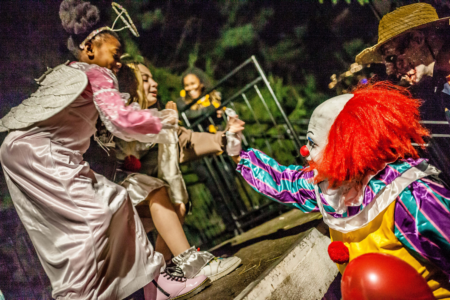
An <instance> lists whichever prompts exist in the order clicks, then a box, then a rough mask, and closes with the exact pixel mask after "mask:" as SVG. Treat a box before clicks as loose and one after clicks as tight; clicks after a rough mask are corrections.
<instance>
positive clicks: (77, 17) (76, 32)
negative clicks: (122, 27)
mask: <svg viewBox="0 0 450 300" xmlns="http://www.w3.org/2000/svg"><path fill="white" fill-rule="evenodd" d="M59 17H60V19H61V23H62V26H63V28H64V30H65V31H67V33H69V34H70V37H69V39H68V40H67V48H68V49H69V51H70V52H72V54H73V55H74V56H75V57H76V58H77V59H78V58H79V56H80V51H81V49H80V47H79V45H80V44H81V43H82V42H83V41H84V39H85V38H86V37H87V36H88V35H89V34H90V33H91V32H92V31H94V30H95V29H96V28H100V27H103V26H105V25H103V24H101V23H100V11H99V9H98V8H97V7H96V6H95V5H92V4H91V3H89V2H85V1H82V0H64V1H63V2H62V3H61V5H60V7H59ZM105 35H112V36H114V37H115V38H117V39H119V36H118V35H117V34H116V33H115V32H113V31H103V32H101V33H99V34H97V35H96V36H98V37H105Z"/></svg>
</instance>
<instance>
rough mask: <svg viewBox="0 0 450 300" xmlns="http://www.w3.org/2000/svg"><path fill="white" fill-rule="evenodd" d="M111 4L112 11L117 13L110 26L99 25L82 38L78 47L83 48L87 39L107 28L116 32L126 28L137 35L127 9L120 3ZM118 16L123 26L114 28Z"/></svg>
mask: <svg viewBox="0 0 450 300" xmlns="http://www.w3.org/2000/svg"><path fill="white" fill-rule="evenodd" d="M111 5H112V8H113V9H114V11H115V12H116V13H117V17H116V19H115V20H114V23H113V25H112V26H111V27H109V26H104V27H101V28H98V29H95V30H94V31H92V32H91V33H90V34H89V35H88V36H87V37H86V38H85V39H84V41H83V42H82V43H81V44H80V49H84V47H85V45H86V42H87V41H90V40H91V39H93V38H94V37H95V36H96V35H97V34H99V33H100V32H103V31H107V30H109V31H115V32H117V31H121V30H124V29H126V28H128V29H129V30H130V31H131V33H132V34H133V35H134V36H136V37H138V36H139V33H138V31H137V29H136V26H134V23H133V21H132V20H131V18H130V15H129V14H128V12H127V10H126V9H125V8H124V7H123V6H122V5H120V4H118V3H116V2H113V3H111ZM119 10H120V12H119ZM124 15H125V16H126V18H125V17H124ZM119 18H120V19H122V21H123V23H125V26H124V27H122V28H119V29H114V26H115V25H116V22H117V20H119Z"/></svg>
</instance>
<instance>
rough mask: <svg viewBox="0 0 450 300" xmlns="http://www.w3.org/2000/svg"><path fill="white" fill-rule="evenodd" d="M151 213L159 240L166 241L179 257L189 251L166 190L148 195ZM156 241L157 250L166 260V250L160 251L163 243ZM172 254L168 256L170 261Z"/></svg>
mask: <svg viewBox="0 0 450 300" xmlns="http://www.w3.org/2000/svg"><path fill="white" fill-rule="evenodd" d="M147 199H148V200H149V207H150V212H151V214H152V219H153V223H154V224H155V227H156V229H157V230H158V233H159V234H160V236H158V239H159V240H161V239H164V240H163V242H165V244H167V247H168V248H169V249H170V252H172V254H173V255H175V256H177V255H179V254H181V253H183V252H184V251H186V250H187V249H189V243H188V241H187V239H186V235H185V234H184V231H183V227H181V223H180V220H179V219H178V215H177V213H176V212H175V209H174V207H173V205H172V203H171V202H170V199H169V195H168V194H167V190H166V188H161V189H158V190H156V191H153V192H152V193H150V195H148V197H147ZM158 239H157V240H156V246H155V250H156V251H158V252H160V253H162V254H163V255H164V258H166V253H164V252H165V250H164V249H158V248H159V247H161V246H162V245H161V241H160V242H159V243H158ZM170 252H169V255H167V256H168V257H169V259H170Z"/></svg>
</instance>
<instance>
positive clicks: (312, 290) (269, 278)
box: [235, 228, 338, 300]
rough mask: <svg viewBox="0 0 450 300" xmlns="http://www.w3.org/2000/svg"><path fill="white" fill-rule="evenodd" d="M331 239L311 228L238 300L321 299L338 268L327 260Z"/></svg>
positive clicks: (237, 298) (240, 295) (244, 291)
mask: <svg viewBox="0 0 450 300" xmlns="http://www.w3.org/2000/svg"><path fill="white" fill-rule="evenodd" d="M329 244H330V239H329V238H328V237H326V236H324V235H322V234H321V233H320V232H319V231H318V230H317V229H315V228H312V229H310V230H309V233H308V234H306V235H304V236H302V238H300V239H299V240H298V241H297V242H296V243H295V244H294V245H293V246H292V247H291V249H290V250H289V251H287V252H286V254H285V255H284V256H283V257H281V258H280V259H278V260H277V261H276V262H274V263H273V264H272V266H270V267H269V268H268V269H267V270H266V271H265V272H264V273H262V274H261V275H260V276H259V277H258V279H256V280H255V281H253V282H252V283H251V284H250V285H248V286H247V288H245V289H244V290H243V291H242V292H241V293H240V294H239V295H238V296H237V297H236V298H235V300H253V299H255V300H256V299H257V300H262V299H283V300H288V299H296V300H299V299H305V300H306V299H307V300H310V299H311V300H312V299H322V297H323V296H324V295H325V293H326V292H327V290H328V287H329V286H330V284H331V283H332V282H333V280H334V279H335V278H336V275H337V274H338V269H337V267H336V265H335V264H334V263H333V262H332V261H331V260H330V258H329V257H328V252H327V248H328V245H329Z"/></svg>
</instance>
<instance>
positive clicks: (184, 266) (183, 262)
mask: <svg viewBox="0 0 450 300" xmlns="http://www.w3.org/2000/svg"><path fill="white" fill-rule="evenodd" d="M213 258H214V255H212V254H211V253H209V252H206V251H197V249H195V246H192V247H191V248H189V249H188V250H186V251H184V252H183V253H181V254H179V255H177V256H175V257H174V258H172V261H173V262H174V264H176V265H177V266H178V267H180V269H181V270H183V273H184V276H185V277H186V278H194V277H195V275H197V274H198V272H200V270H201V269H202V268H203V267H204V266H206V264H207V263H209V262H210V261H211V260H212V259H213Z"/></svg>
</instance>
